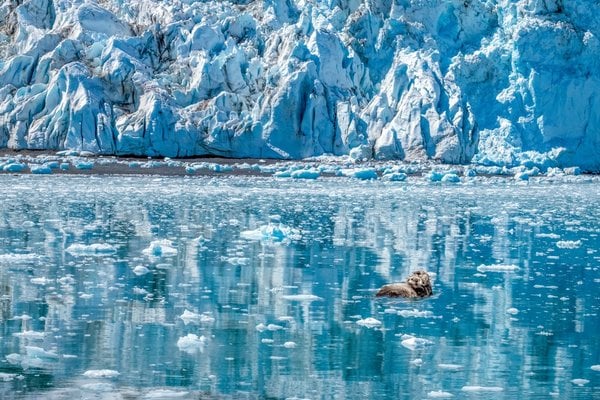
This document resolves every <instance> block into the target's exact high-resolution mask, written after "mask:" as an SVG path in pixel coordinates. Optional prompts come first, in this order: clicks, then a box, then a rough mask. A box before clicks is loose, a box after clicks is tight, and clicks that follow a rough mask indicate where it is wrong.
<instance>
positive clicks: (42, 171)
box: [29, 164, 52, 175]
mask: <svg viewBox="0 0 600 400" xmlns="http://www.w3.org/2000/svg"><path fill="white" fill-rule="evenodd" d="M29 170H30V171H31V173H32V174H36V175H49V174H51V173H52V168H50V167H49V166H48V165H45V164H42V165H40V164H29Z"/></svg>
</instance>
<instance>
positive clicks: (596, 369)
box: [590, 364, 600, 372]
mask: <svg viewBox="0 0 600 400" xmlns="http://www.w3.org/2000/svg"><path fill="white" fill-rule="evenodd" d="M590 369H591V370H592V371H598V372H600V364H597V365H592V366H591V367H590Z"/></svg>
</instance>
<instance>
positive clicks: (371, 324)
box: [356, 317, 381, 328]
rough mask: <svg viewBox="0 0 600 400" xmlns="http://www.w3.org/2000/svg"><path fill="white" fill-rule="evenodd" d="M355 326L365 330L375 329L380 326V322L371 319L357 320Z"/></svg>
mask: <svg viewBox="0 0 600 400" xmlns="http://www.w3.org/2000/svg"><path fill="white" fill-rule="evenodd" d="M356 324H357V325H360V326H364V327H366V328H377V327H380V326H381V321H380V320H378V319H375V318H373V317H368V318H365V319H359V320H358V321H356Z"/></svg>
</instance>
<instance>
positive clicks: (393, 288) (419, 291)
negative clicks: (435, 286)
mask: <svg viewBox="0 0 600 400" xmlns="http://www.w3.org/2000/svg"><path fill="white" fill-rule="evenodd" d="M432 293H433V291H432V289H431V279H430V278H429V274H428V273H427V272H425V271H422V270H419V271H415V272H413V273H412V274H411V275H410V276H409V277H408V278H407V279H406V282H402V283H392V284H389V285H385V286H383V287H382V288H381V289H379V291H378V292H377V294H376V296H377V297H428V296H431V294H432Z"/></svg>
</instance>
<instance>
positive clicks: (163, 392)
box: [142, 389, 190, 400]
mask: <svg viewBox="0 0 600 400" xmlns="http://www.w3.org/2000/svg"><path fill="white" fill-rule="evenodd" d="M142 398H143V399H148V400H154V399H156V400H165V399H188V398H190V392H184V391H180V390H170V389H155V390H152V391H150V392H148V393H146V394H145V395H144V397H142Z"/></svg>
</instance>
